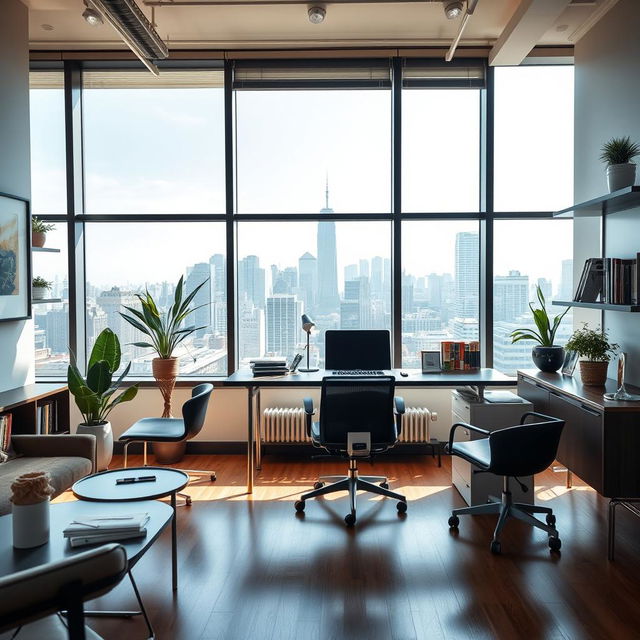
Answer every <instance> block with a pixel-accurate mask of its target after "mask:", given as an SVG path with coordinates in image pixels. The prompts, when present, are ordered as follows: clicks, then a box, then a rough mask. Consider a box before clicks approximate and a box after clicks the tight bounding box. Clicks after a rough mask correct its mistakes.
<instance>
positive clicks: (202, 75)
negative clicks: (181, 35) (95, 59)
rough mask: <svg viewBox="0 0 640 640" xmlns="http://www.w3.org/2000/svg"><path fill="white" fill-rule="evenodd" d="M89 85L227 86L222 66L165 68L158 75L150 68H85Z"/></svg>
mask: <svg viewBox="0 0 640 640" xmlns="http://www.w3.org/2000/svg"><path fill="white" fill-rule="evenodd" d="M82 86H83V87H84V88H85V89H210V88H222V87H224V72H223V71H222V69H198V70H182V69H180V70H175V71H173V70H172V71H165V70H163V71H161V73H160V76H154V75H153V74H151V73H149V72H148V71H146V70H144V71H130V70H124V69H123V70H118V69H115V70H85V71H83V73H82Z"/></svg>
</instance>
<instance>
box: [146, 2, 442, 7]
mask: <svg viewBox="0 0 640 640" xmlns="http://www.w3.org/2000/svg"><path fill="white" fill-rule="evenodd" d="M436 1H437V0H427V4H429V3H430V2H436ZM416 3H418V4H424V3H425V0H331V4H332V5H337V4H416ZM143 4H144V5H145V6H146V7H163V8H169V7H173V8H176V7H259V6H265V7H268V6H271V5H288V4H290V5H308V4H309V0H184V1H183V2H173V0H143Z"/></svg>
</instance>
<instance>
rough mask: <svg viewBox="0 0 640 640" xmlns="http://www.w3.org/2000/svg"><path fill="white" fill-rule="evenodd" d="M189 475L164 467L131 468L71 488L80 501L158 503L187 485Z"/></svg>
mask: <svg viewBox="0 0 640 640" xmlns="http://www.w3.org/2000/svg"><path fill="white" fill-rule="evenodd" d="M138 476H155V477H156V480H155V482H137V483H135V484H116V480H117V479H118V478H131V477H138ZM188 482H189V476H188V475H187V474H186V473H185V472H184V471H180V470H179V469H166V468H164V467H128V468H127V469H113V470H112V471H102V472H101V473H94V474H93V475H90V476H86V477H85V478H82V480H78V482H76V483H75V484H74V485H73V487H72V488H71V489H72V491H73V494H74V495H75V496H76V498H80V499H81V500H95V501H97V502H101V501H109V502H130V501H134V500H155V499H156V498H164V497H165V496H168V495H169V494H171V493H173V492H174V491H180V490H181V489H184V488H185V487H186V486H187V483H188Z"/></svg>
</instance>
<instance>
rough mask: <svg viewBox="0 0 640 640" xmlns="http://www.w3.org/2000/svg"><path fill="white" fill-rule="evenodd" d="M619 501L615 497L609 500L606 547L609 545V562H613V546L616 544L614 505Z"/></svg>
mask: <svg viewBox="0 0 640 640" xmlns="http://www.w3.org/2000/svg"><path fill="white" fill-rule="evenodd" d="M618 504H619V502H618V501H617V500H615V499H611V500H609V537H608V540H607V542H608V547H609V562H613V556H614V554H615V546H616V507H617V506H618Z"/></svg>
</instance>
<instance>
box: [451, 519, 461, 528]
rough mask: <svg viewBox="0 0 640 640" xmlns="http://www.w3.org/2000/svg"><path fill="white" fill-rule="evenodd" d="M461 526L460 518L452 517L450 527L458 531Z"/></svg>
mask: <svg viewBox="0 0 640 640" xmlns="http://www.w3.org/2000/svg"><path fill="white" fill-rule="evenodd" d="M459 524H460V518H458V516H451V517H450V518H449V526H450V527H451V528H452V529H457V528H458V525H459Z"/></svg>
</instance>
